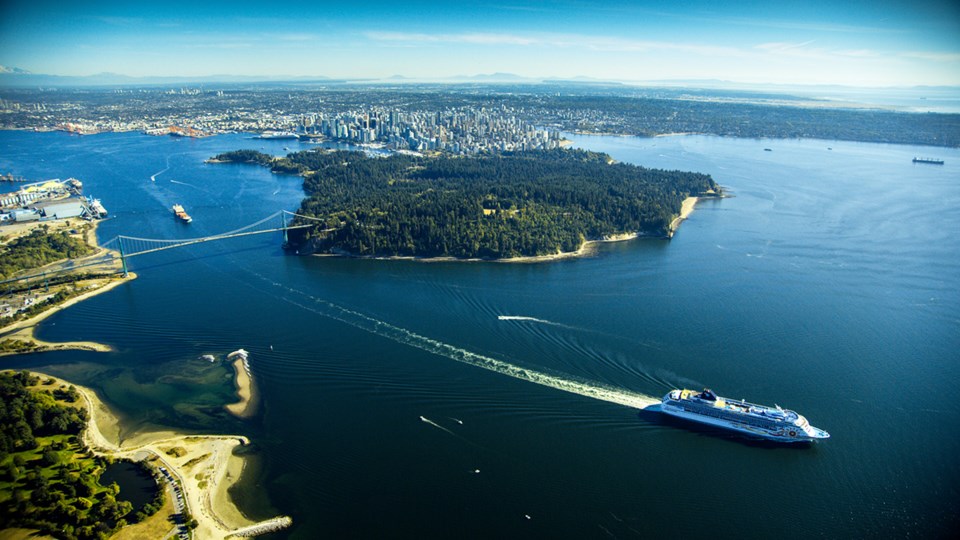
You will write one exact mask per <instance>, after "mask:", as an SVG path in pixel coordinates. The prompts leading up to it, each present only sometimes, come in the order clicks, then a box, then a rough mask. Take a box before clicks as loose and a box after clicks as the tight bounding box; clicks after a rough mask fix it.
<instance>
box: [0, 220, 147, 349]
mask: <svg viewBox="0 0 960 540" xmlns="http://www.w3.org/2000/svg"><path fill="white" fill-rule="evenodd" d="M98 225H99V222H98V221H95V222H93V223H92V227H91V228H90V229H89V230H88V231H87V233H86V234H85V235H84V236H85V239H86V241H87V244H88V245H90V246H91V247H93V248H94V249H95V250H96V253H94V254H93V255H90V256H88V257H98V256H100V255H101V254H102V253H104V252H111V251H113V250H110V249H107V248H104V247H103V246H101V245H100V244H99V243H98V242H97V239H96V238H97V236H96V232H97V227H98ZM52 264H57V263H52ZM118 268H119V267H118ZM136 278H137V275H136V274H135V273H133V272H129V273H128V274H127V275H126V276H123V275H120V274H119V273H118V274H117V275H115V276H103V277H98V278H93V279H90V280H84V281H77V282H74V285H80V284H86V285H87V288H88V289H89V290H87V291H86V292H84V293H82V294H80V295H78V296H74V297H72V298H68V299H67V300H66V301H64V302H63V303H60V304H56V305H53V306H49V307H48V308H47V309H45V310H43V311H41V312H40V313H37V314H36V315H34V316H32V317H29V318H27V319H23V320H19V321H14V322H12V323H10V324H9V325H6V326H3V327H0V341H2V340H13V341H18V342H20V343H23V344H24V345H25V346H27V345H29V344H30V343H33V344H34V345H35V346H34V347H26V348H24V349H22V350H15V351H0V357H3V356H12V355H15V354H30V353H39V352H47V351H66V350H76V351H93V352H112V351H113V350H114V349H113V347H111V346H110V345H105V344H103V343H96V342H92V341H64V342H60V343H52V342H49V341H43V340H41V339H37V337H36V327H37V325H39V324H40V323H41V322H43V321H44V320H45V319H46V318H47V317H50V316H51V315H53V314H54V313H58V312H60V311H61V310H64V309H67V308H69V307H70V306H73V305H75V304H78V303H80V302H82V301H84V300H87V299H89V298H93V297H94V296H97V295H98V294H102V293H105V292H108V291H110V290H113V289H114V288H116V287H118V286H119V285H121V284H123V283H127V282H129V281H132V280H134V279H136Z"/></svg>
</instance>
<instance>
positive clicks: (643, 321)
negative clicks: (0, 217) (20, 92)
mask: <svg viewBox="0 0 960 540" xmlns="http://www.w3.org/2000/svg"><path fill="white" fill-rule="evenodd" d="M575 141H576V143H577V145H578V146H581V147H584V148H589V149H591V150H598V151H604V152H608V153H610V154H611V155H612V156H613V157H614V158H616V159H618V160H621V161H628V162H633V163H637V164H641V165H645V166H650V167H659V168H668V169H683V170H694V171H699V172H704V173H709V174H712V175H713V177H714V178H715V179H716V180H717V181H718V182H719V183H721V184H722V185H724V186H726V187H727V189H728V190H729V192H730V193H731V194H733V195H734V197H733V198H729V199H724V200H718V201H706V202H703V203H701V204H700V205H698V207H697V210H696V211H695V212H694V214H693V215H692V216H691V218H690V219H689V220H687V221H686V222H685V223H684V224H683V225H682V226H681V228H680V231H679V232H678V234H677V235H676V236H675V237H674V238H673V239H672V240H670V241H665V240H639V241H633V242H627V243H619V244H611V245H603V246H600V247H599V249H598V250H597V252H596V253H595V254H594V255H593V256H591V257H586V258H582V259H576V260H563V261H558V262H553V263H546V264H496V263H423V262H414V261H376V260H351V259H340V258H321V257H292V256H286V255H284V254H283V253H282V251H281V249H280V238H279V235H277V236H273V235H269V236H268V235H263V236H256V237H250V238H245V239H236V240H230V241H224V242H219V243H216V244H212V243H211V244H202V245H198V246H194V247H190V248H184V249H181V250H172V251H168V252H162V253H157V254H154V255H147V256H143V257H141V258H136V259H132V260H131V268H132V270H133V271H135V272H137V274H138V275H139V277H138V278H137V279H136V280H134V281H132V282H130V283H128V284H126V285H123V286H121V287H119V288H117V289H115V290H114V291H111V292H109V293H107V294H103V295H100V296H98V297H95V298H93V299H91V300H89V301H86V302H83V303H81V304H78V305H76V306H75V307H72V308H70V309H68V310H65V311H63V312H61V313H59V314H57V315H55V316H53V317H51V318H49V319H48V320H47V322H45V323H44V325H43V327H42V329H41V331H40V337H41V338H43V339H47V340H68V339H85V340H95V341H102V342H105V343H109V344H111V345H113V346H114V347H116V349H117V352H115V353H109V354H95V353H84V352H60V353H47V354H43V355H35V356H21V357H14V358H7V359H4V360H3V362H4V364H5V365H6V366H9V367H17V368H19V367H30V368H35V369H39V370H44V371H48V372H50V373H52V374H55V375H60V376H63V377H66V378H68V379H70V380H73V381H75V382H77V383H80V384H85V385H88V386H91V387H94V388H96V389H97V390H98V391H99V392H100V393H101V395H102V397H103V398H104V399H105V400H106V401H107V402H108V403H110V404H111V405H112V406H113V407H114V408H116V409H117V411H118V412H119V413H120V414H121V415H122V417H123V420H124V426H125V429H126V432H127V433H129V432H132V431H136V430H140V429H149V428H151V427H154V426H173V427H177V428H180V429H188V430H195V431H201V432H210V431H216V432H227V433H243V434H247V435H249V436H250V437H251V438H252V439H253V441H254V443H255V446H256V448H257V449H258V456H259V458H260V459H259V462H261V463H262V465H263V466H262V469H261V471H260V474H258V475H257V476H255V477H250V478H247V479H246V484H245V490H246V491H245V497H244V503H245V504H246V505H247V506H246V508H245V509H246V510H247V511H248V512H249V513H250V514H251V515H253V516H258V517H259V516H267V515H270V514H272V513H285V514H290V515H292V516H293V518H294V521H295V527H294V528H292V529H290V530H289V531H288V532H286V533H283V534H282V535H277V537H284V538H286V537H289V538H318V537H334V538H339V537H358V538H370V537H387V538H399V537H416V538H430V537H440V538H447V537H478V538H480V537H482V538H496V537H506V538H519V537H523V538H527V537H544V538H548V537H549V538H560V537H563V538H593V537H596V538H606V537H609V536H614V537H618V538H630V537H664V536H667V535H676V534H679V535H682V536H691V535H699V534H705V533H706V532H707V531H709V534H710V535H712V536H716V537H720V538H731V537H737V538H770V537H787V538H801V537H803V538H806V537H810V536H820V537H829V538H835V537H907V536H909V537H920V538H930V537H949V536H950V534H951V533H952V531H954V530H956V528H957V526H958V525H960V517H958V513H957V510H956V508H957V505H956V502H957V501H958V500H960V460H957V455H958V454H960V437H957V435H956V433H957V432H958V429H960V400H958V399H957V396H958V395H960V389H958V388H957V385H958V382H957V381H958V380H960V377H958V375H960V362H958V360H960V357H958V353H957V351H958V350H960V291H958V289H960V286H958V282H957V276H960V236H958V232H960V213H958V212H957V211H956V209H957V208H958V207H960V190H958V189H957V187H958V180H960V151H958V150H956V149H931V148H925V147H909V146H896V145H878V144H860V143H849V142H839V141H819V140H808V141H796V140H786V141H782V140H745V139H727V138H716V137H700V136H696V137H665V138H655V139H638V138H619V137H576V138H575ZM284 146H288V147H290V148H291V150H295V149H297V147H298V146H299V145H298V143H296V142H293V143H291V141H272V142H271V141H259V140H250V139H246V138H245V137H243V136H240V135H231V136H220V137H216V138H208V139H201V140H195V141H194V140H174V139H168V138H154V137H149V136H145V135H136V134H104V135H97V136H92V137H82V138H81V137H71V136H67V135H64V134H60V133H16V132H0V148H3V151H2V152H0V171H4V172H6V171H11V172H14V173H15V174H19V175H24V176H27V177H30V178H49V177H62V178H65V177H69V176H74V177H77V178H80V179H81V180H83V181H84V185H85V188H86V192H87V193H88V194H92V195H94V196H97V197H100V198H101V199H102V200H103V203H104V205H105V206H106V207H107V209H108V210H109V211H110V212H111V216H112V218H111V219H110V220H108V221H106V222H104V223H102V224H101V227H100V231H99V232H100V238H101V241H105V240H108V239H110V238H112V237H114V236H115V235H117V234H126V235H130V236H139V237H150V238H178V237H182V238H186V237H191V236H201V235H207V234H213V233H217V232H222V231H228V230H233V229H236V228H238V227H240V226H242V225H246V224H248V223H252V222H254V221H257V220H259V219H261V218H263V217H266V216H268V215H270V214H272V213H273V212H275V211H277V210H280V209H287V210H293V209H295V208H296V207H297V205H298V204H299V200H300V198H301V197H302V191H301V189H300V180H299V179H298V178H296V177H290V176H274V175H271V174H270V173H269V172H267V171H265V170H263V169H260V168H257V167H252V166H243V165H208V164H204V163H203V160H204V159H206V158H208V157H211V156H212V155H214V154H216V153H218V152H221V151H225V150H233V149H237V148H254V149H261V148H263V149H264V150H265V151H270V152H273V153H276V154H281V153H283V147H284ZM764 148H770V149H771V151H769V152H768V151H764ZM915 155H924V156H926V155H936V156H937V157H941V158H942V159H945V161H946V164H945V165H943V166H930V165H915V164H913V163H912V162H911V158H912V157H913V156H915ZM168 167H169V168H168ZM160 171H163V172H162V173H160V174H157V173H158V172H160ZM151 175H156V176H155V181H151V179H150V177H151ZM173 203H180V204H183V205H184V206H185V207H186V208H187V210H188V211H189V212H190V214H191V215H192V216H193V218H194V222H193V223H192V224H191V225H189V226H184V225H182V224H179V223H177V222H175V221H174V220H173V218H172V217H171V215H170V212H169V207H170V205H172V204H173ZM502 317H508V318H506V319H503V318H502ZM511 317H522V318H520V319H517V318H511ZM239 347H243V348H245V349H247V350H249V351H251V364H252V369H253V374H254V377H255V380H256V382H257V384H258V388H259V390H260V393H261V396H262V409H261V413H260V414H259V415H258V416H256V417H255V418H253V419H251V420H249V421H245V422H242V421H239V420H235V419H232V418H231V417H229V416H228V415H226V414H225V413H224V412H223V411H222V408H221V406H222V404H223V403H225V402H228V401H230V400H231V393H232V384H231V379H230V376H231V371H230V369H229V368H228V366H226V365H220V364H214V365H211V364H209V363H206V362H204V361H202V360H198V359H197V357H198V356H199V355H201V354H205V353H211V354H217V355H223V354H225V353H227V352H229V351H231V350H234V349H236V348H239ZM471 363H473V364H484V365H488V366H492V367H493V370H491V369H481V368H479V367H477V366H476V365H471ZM515 367H522V368H527V369H528V370H533V371H536V372H537V373H544V374H548V375H549V376H550V377H552V378H551V379H550V381H552V384H554V386H563V385H564V384H565V381H566V382H569V381H577V382H580V383H583V384H586V385H588V386H590V387H600V386H602V387H603V388H605V389H606V390H605V392H607V395H608V397H609V396H612V397H613V398H614V401H615V400H616V399H615V398H616V394H617V392H618V391H623V392H631V393H639V394H643V395H648V396H653V397H654V398H657V397H659V396H661V395H662V394H664V393H665V392H666V391H668V390H669V389H670V388H674V387H694V388H698V387H701V386H706V385H709V386H711V387H713V388H714V389H715V390H717V391H718V393H720V394H721V395H726V396H730V397H734V398H745V399H747V400H750V401H754V402H758V403H766V404H773V403H778V404H780V405H781V406H784V407H789V408H793V409H796V410H797V411H799V412H800V413H801V414H804V415H805V416H806V417H807V418H808V419H809V420H810V421H811V423H812V424H814V425H815V426H818V427H821V428H823V429H826V430H827V431H829V432H830V433H831V434H832V438H831V439H830V440H828V441H826V442H824V443H822V444H817V445H814V446H812V447H809V448H771V447H767V446H762V445H760V446H758V445H756V444H751V443H749V442H746V441H743V440H741V439H738V438H736V437H732V436H729V435H724V434H717V433H710V432H703V431H701V430H696V429H689V428H688V427H685V426H683V425H676V424H675V423H672V422H667V421H664V420H663V419H661V418H658V415H656V414H650V413H644V414H638V411H637V410H634V409H631V408H628V407H625V406H622V405H619V404H616V403H611V402H609V401H602V400H597V399H594V398H591V397H587V396H584V395H580V394H577V393H574V392H564V391H561V390H557V389H556V388H554V387H550V386H544V385H542V384H537V383H536V382H531V380H529V379H536V378H537V377H539V376H536V377H535V376H530V375H529V374H528V375H521V376H520V378H517V377H509V376H506V375H504V374H503V373H502V372H503V371H508V370H510V369H512V368H515ZM421 417H423V418H425V419H427V420H429V421H430V422H426V421H424V420H422V419H421ZM460 422H462V423H460ZM441 428H442V429H441ZM478 470H479V472H476V471H478ZM527 516H529V518H528V517H527Z"/></svg>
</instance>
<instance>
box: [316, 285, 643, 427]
mask: <svg viewBox="0 0 960 540" xmlns="http://www.w3.org/2000/svg"><path fill="white" fill-rule="evenodd" d="M318 303H322V304H324V305H326V307H328V308H330V310H331V311H332V312H331V313H325V314H326V315H328V316H330V317H331V318H334V319H336V320H339V321H341V322H345V323H347V324H349V325H351V326H354V327H357V328H361V329H363V330H366V331H368V332H371V333H373V334H377V335H379V336H383V337H386V338H389V339H391V340H393V341H396V342H398V343H403V344H405V345H410V346H411V347H416V348H418V349H421V350H424V351H427V352H431V353H434V354H438V355H440V356H444V357H446V358H449V359H451V360H456V361H457V362H462V363H464V364H470V365H472V366H476V367H479V368H483V369H487V370H490V371H495V372H497V373H500V374H502V375H507V376H508V377H513V378H515V379H521V380H524V381H529V382H532V383H536V384H540V385H543V386H549V387H550V388H555V389H557V390H563V391H564V392H570V393H573V394H579V395H581V396H586V397H591V398H594V399H599V400H601V401H607V402H610V403H617V404H619V405H625V406H627V407H634V408H638V409H644V408H647V407H649V406H651V405H658V404H659V403H660V400H659V399H657V398H655V397H653V396H648V395H645V394H640V393H636V392H631V391H629V390H625V389H620V388H614V387H610V386H606V385H603V384H600V383H597V382H592V381H581V380H577V379H575V378H573V377H570V376H566V375H564V376H560V375H553V374H549V373H543V372H541V371H537V370H534V369H530V368H525V367H521V366H517V365H514V364H511V363H509V362H504V361H503V360H498V359H496V358H490V357H489V356H483V355H481V354H477V353H474V352H470V351H468V350H466V349H461V348H459V347H455V346H453V345H450V344H449V343H443V342H442V341H437V340H435V339H432V338H429V337H426V336H422V335H420V334H417V333H415V332H411V331H409V330H406V329H404V328H400V327H398V326H394V325H392V324H390V323H387V322H384V321H379V320H377V319H374V318H372V317H369V316H367V315H364V314H362V313H358V312H356V311H352V310H349V309H346V308H343V307H340V306H337V305H336V304H332V303H330V302H326V301H322V300H319V301H318Z"/></svg>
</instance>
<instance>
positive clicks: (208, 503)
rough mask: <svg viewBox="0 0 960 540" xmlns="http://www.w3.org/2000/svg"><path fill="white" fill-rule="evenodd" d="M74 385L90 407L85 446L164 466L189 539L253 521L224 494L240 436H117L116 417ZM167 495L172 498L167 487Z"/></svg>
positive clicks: (234, 472)
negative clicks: (178, 496)
mask: <svg viewBox="0 0 960 540" xmlns="http://www.w3.org/2000/svg"><path fill="white" fill-rule="evenodd" d="M35 375H37V376H38V377H40V379H41V380H46V379H54V381H55V386H59V385H61V384H65V385H70V384H71V383H70V382H68V381H64V380H62V379H57V378H56V377H50V376H49V375H46V374H43V373H35ZM74 386H75V387H76V388H77V390H78V391H79V392H80V395H81V396H82V397H83V403H82V404H81V406H84V407H85V408H86V409H87V410H88V411H90V419H89V421H88V424H87V429H86V431H85V432H84V442H85V443H86V445H87V446H88V447H90V448H91V449H92V450H93V451H94V452H96V453H100V454H104V455H108V456H113V457H123V458H128V459H133V460H143V459H147V460H148V461H150V462H151V463H153V464H154V465H155V466H157V467H161V466H162V467H164V468H166V469H167V470H168V471H169V472H170V474H171V475H173V477H174V478H176V479H177V481H178V482H179V483H180V485H181V486H182V488H183V494H184V498H185V499H186V501H185V502H186V505H187V508H188V510H189V512H190V514H191V515H192V516H193V517H194V518H195V519H196V520H197V523H198V526H197V528H196V529H195V531H194V535H195V538H203V539H208V538H210V539H221V538H226V537H227V536H229V535H230V534H231V533H232V532H233V531H235V530H236V529H238V528H242V527H246V526H249V525H252V524H253V522H252V521H251V520H249V519H247V518H246V517H245V516H244V515H243V513H242V512H241V511H240V510H239V509H238V508H237V507H236V505H235V504H234V503H233V501H232V500H231V499H230V496H229V494H228V492H227V490H228V489H229V488H230V486H231V485H233V484H234V483H236V482H237V481H238V480H239V478H240V475H241V474H242V472H243V458H241V457H238V456H235V455H234V454H233V451H234V449H236V448H237V447H238V446H241V445H246V444H249V441H248V440H247V438H246V437H243V436H230V435H183V434H177V433H173V432H153V433H138V434H136V436H134V437H131V438H129V439H124V440H121V438H120V425H119V422H118V420H117V417H116V416H115V415H114V414H113V412H112V411H110V409H109V408H108V407H107V406H106V405H105V404H104V403H103V402H102V401H100V399H99V398H98V397H97V394H96V392H94V391H93V390H90V389H89V388H85V387H82V386H78V385H74ZM167 495H168V497H174V494H173V490H172V489H171V488H170V487H169V486H168V488H167ZM161 519H162V517H161ZM172 528H173V527H172V526H171V527H170V529H171V530H172Z"/></svg>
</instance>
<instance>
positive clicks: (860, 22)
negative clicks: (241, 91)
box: [0, 0, 960, 86]
mask: <svg viewBox="0 0 960 540" xmlns="http://www.w3.org/2000/svg"><path fill="white" fill-rule="evenodd" d="M0 15H2V16H0V65H3V66H8V67H11V68H18V69H23V70H27V71H30V72H32V73H43V74H51V75H63V76H87V75H93V74H99V73H118V74H122V75H126V76H131V77H149V76H168V77H207V76H212V75H235V76H261V77H277V78H283V77H331V78H344V79H357V78H364V79H371V78H372V79H385V78H390V77H394V76H401V77H406V78H411V79H421V80H429V79H445V78H451V77H456V76H474V75H478V74H489V73H511V74H516V75H518V76H521V77H529V78H535V79H537V78H539V79H542V78H576V77H587V78H593V79H601V80H613V81H637V82H642V81H667V80H703V79H714V80H723V81H732V82H738V83H750V84H811V85H824V84H837V85H847V86H919V85H960V7H958V6H957V5H955V4H954V3H952V2H949V1H925V2H911V3H906V2H898V1H888V2H860V1H855V2H848V3H843V4H842V5H841V4H836V3H827V2H821V1H819V0H818V1H813V2H804V3H802V4H791V5H789V6H788V5H781V4H775V5H772V4H769V3H764V2H736V3H731V4H729V5H726V4H723V3H716V2H708V1H703V0H689V1H678V2H671V3H669V4H659V5H657V4H649V5H643V6H637V5H634V4H633V3H631V2H605V3H604V4H603V5H602V6H600V5H593V4H591V3H588V2H579V1H559V2H539V1H525V2H504V3H499V4H489V3H471V2H461V3H453V4H449V5H448V4H440V3H435V2H422V1H409V2H403V3H380V2H366V3H363V4H359V5H349V4H345V3H344V4H330V3H301V2H297V1H292V2H284V3H283V4H278V5H267V4H266V3H262V2H261V3H245V2H231V3H222V2H210V3H185V2H177V1H174V2H165V3H163V4H161V5H138V4H136V3H120V2H96V1H95V2H90V3H75V2H68V3H63V2H48V1H46V0H40V1H36V2H24V1H21V0H14V1H13V2H6V3H4V4H3V7H0Z"/></svg>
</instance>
